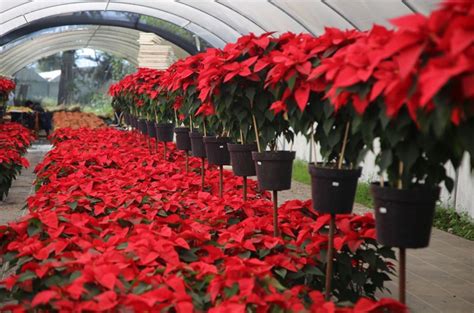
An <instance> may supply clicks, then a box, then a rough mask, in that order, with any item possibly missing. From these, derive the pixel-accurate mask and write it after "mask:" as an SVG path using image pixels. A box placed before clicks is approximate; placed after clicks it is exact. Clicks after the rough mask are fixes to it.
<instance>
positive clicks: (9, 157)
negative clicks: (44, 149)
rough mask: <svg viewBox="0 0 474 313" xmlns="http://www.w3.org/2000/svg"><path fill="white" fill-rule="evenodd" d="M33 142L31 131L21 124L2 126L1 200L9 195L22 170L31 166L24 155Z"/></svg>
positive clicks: (0, 129) (0, 126)
mask: <svg viewBox="0 0 474 313" xmlns="http://www.w3.org/2000/svg"><path fill="white" fill-rule="evenodd" d="M32 140H33V135H32V133H31V132H30V130H28V129H27V128H26V127H24V126H22V125H21V124H17V123H5V124H0V200H3V198H4V197H6V196H7V195H8V191H9V189H10V187H11V184H12V182H13V180H14V179H15V178H16V176H17V175H18V174H19V173H20V172H21V169H22V168H25V167H28V166H29V164H28V160H27V159H25V158H24V157H23V154H24V153H25V152H26V149H27V148H28V146H29V145H30V144H31V142H32Z"/></svg>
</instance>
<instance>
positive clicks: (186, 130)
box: [174, 126, 189, 133]
mask: <svg viewBox="0 0 474 313" xmlns="http://www.w3.org/2000/svg"><path fill="white" fill-rule="evenodd" d="M174 132H175V133H189V127H184V126H183V127H175V128H174Z"/></svg>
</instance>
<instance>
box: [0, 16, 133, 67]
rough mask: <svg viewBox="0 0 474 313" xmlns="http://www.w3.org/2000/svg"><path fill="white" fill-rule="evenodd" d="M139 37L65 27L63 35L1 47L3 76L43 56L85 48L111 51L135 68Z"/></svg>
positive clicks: (122, 30)
mask: <svg viewBox="0 0 474 313" xmlns="http://www.w3.org/2000/svg"><path fill="white" fill-rule="evenodd" d="M138 37H139V32H138V31H137V30H132V29H126V28H120V27H110V26H88V25H86V26H81V27H68V28H64V29H63V30H62V31H61V32H53V33H47V32H46V33H39V34H36V35H34V36H31V37H28V39H25V40H22V41H20V42H18V43H17V44H10V45H7V46H5V47H2V48H1V50H0V51H1V54H0V73H2V74H6V75H13V74H14V73H16V72H17V71H19V70H20V69H22V68H23V67H25V66H26V65H28V64H30V63H33V62H35V61H36V60H39V59H41V58H42V57H46V56H49V55H52V54H55V53H57V52H60V51H65V50H75V49H82V48H92V49H97V50H101V51H104V52H108V53H111V54H114V55H116V56H119V57H122V58H124V59H127V60H128V61H129V62H131V63H132V64H134V65H136V64H137V56H138V48H139V46H138V43H137V41H138Z"/></svg>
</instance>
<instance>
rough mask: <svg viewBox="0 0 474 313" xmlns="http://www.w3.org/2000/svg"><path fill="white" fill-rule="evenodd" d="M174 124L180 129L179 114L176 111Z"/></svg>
mask: <svg viewBox="0 0 474 313" xmlns="http://www.w3.org/2000/svg"><path fill="white" fill-rule="evenodd" d="M174 123H175V125H176V127H178V112H177V111H176V110H174Z"/></svg>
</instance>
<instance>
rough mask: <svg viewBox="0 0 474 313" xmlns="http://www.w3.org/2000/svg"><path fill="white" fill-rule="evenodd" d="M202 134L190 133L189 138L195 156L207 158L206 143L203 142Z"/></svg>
mask: <svg viewBox="0 0 474 313" xmlns="http://www.w3.org/2000/svg"><path fill="white" fill-rule="evenodd" d="M202 137H203V136H202V134H201V133H200V132H194V131H193V132H190V133H189V138H190V139H191V151H192V154H193V156H195V157H198V158H205V157H206V148H205V146H204V141H203V140H202Z"/></svg>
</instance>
